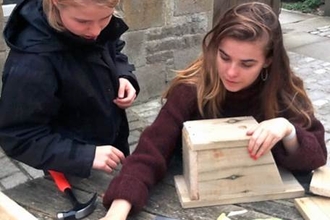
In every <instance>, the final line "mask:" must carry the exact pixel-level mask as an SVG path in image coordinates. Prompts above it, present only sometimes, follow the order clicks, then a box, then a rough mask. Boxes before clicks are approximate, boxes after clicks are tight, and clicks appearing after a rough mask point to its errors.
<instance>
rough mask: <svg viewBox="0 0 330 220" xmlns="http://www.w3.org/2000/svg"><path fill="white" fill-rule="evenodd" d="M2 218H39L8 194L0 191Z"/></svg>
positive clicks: (20, 219) (25, 219) (34, 219)
mask: <svg viewBox="0 0 330 220" xmlns="http://www.w3.org/2000/svg"><path fill="white" fill-rule="evenodd" d="M0 219H1V220H23V219H24V220H37V218H36V217H35V216H33V215H32V214H31V213H30V212H28V211H27V210H26V209H24V208H23V207H22V206H20V205H18V204H17V203H16V202H15V201H13V200H12V199H10V198H9V197H8V196H7V195H5V194H3V193H2V192H0Z"/></svg>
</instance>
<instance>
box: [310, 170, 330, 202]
mask: <svg viewBox="0 0 330 220" xmlns="http://www.w3.org/2000/svg"><path fill="white" fill-rule="evenodd" d="M309 190H310V191H311V192H312V193H314V194H316V195H321V196H326V197H330V167H326V166H323V167H320V168H318V169H316V170H314V173H313V177H312V181H311V184H310V188H309Z"/></svg>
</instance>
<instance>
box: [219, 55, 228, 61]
mask: <svg viewBox="0 0 330 220" xmlns="http://www.w3.org/2000/svg"><path fill="white" fill-rule="evenodd" d="M220 58H221V59H222V60H224V61H228V60H229V58H228V57H226V56H223V55H220Z"/></svg>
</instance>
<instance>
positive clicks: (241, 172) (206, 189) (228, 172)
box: [175, 117, 304, 208]
mask: <svg viewBox="0 0 330 220" xmlns="http://www.w3.org/2000/svg"><path fill="white" fill-rule="evenodd" d="M257 124H258V123H257V121H256V120H255V119H254V118H253V117H236V118H222V119H208V120H196V121H187V122H185V123H184V127H183V130H182V143H183V146H182V148H183V175H182V176H175V184H176V189H177V192H178V195H179V198H180V201H181V204H182V206H183V207H184V208H189V207H198V206H209V205H217V204H233V203H242V202H251V201H261V200H268V199H279V198H291V197H297V196H302V195H304V189H303V188H302V187H301V186H300V184H299V183H298V182H297V181H296V180H295V179H294V177H293V176H292V175H290V174H288V173H286V178H287V183H285V182H284V181H283V179H282V178H283V177H281V174H280V172H279V169H278V168H277V166H276V164H275V161H274V158H273V156H272V154H271V153H270V152H269V153H266V154H265V155H263V156H262V157H260V158H259V159H257V160H254V159H252V158H251V157H250V155H249V153H248V150H247V146H248V142H249V139H250V137H249V136H247V135H246V132H247V129H248V128H249V127H251V126H255V125H257Z"/></svg>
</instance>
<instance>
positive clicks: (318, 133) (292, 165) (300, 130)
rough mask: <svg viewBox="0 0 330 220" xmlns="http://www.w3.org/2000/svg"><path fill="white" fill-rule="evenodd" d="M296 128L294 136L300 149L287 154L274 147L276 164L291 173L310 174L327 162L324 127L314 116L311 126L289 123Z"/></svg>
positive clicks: (280, 148)
mask: <svg viewBox="0 0 330 220" xmlns="http://www.w3.org/2000/svg"><path fill="white" fill-rule="evenodd" d="M291 123H292V124H293V125H294V127H295V128H296V134H297V138H298V142H299V145H300V147H299V148H298V150H297V151H296V152H295V153H293V154H290V155H289V154H287V153H286V152H285V150H284V147H283V145H282V147H276V148H274V150H273V154H274V159H275V160H276V162H277V164H279V165H281V166H283V167H284V168H286V169H288V170H290V171H292V172H310V171H312V170H314V169H317V168H318V167H320V166H323V165H325V164H326V162H327V148H326V145H325V139H324V133H325V130H324V127H323V125H322V124H321V122H320V121H319V120H317V119H316V118H315V117H314V115H312V126H311V127H310V128H308V129H307V128H305V127H303V126H302V125H301V124H300V123H297V122H291Z"/></svg>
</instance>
